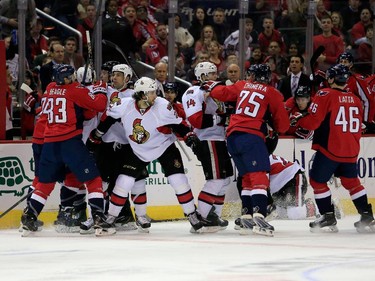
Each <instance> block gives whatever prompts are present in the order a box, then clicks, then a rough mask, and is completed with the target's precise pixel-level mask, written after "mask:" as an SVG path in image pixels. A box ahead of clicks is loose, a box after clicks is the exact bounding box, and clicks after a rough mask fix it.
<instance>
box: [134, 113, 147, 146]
mask: <svg viewBox="0 0 375 281" xmlns="http://www.w3.org/2000/svg"><path fill="white" fill-rule="evenodd" d="M141 122H142V119H139V118H137V119H135V120H134V122H133V134H132V135H130V136H129V138H130V139H131V140H132V141H134V142H136V143H138V144H142V143H145V142H146V141H148V139H149V138H150V133H149V132H147V131H146V130H145V128H144V127H143V126H142V125H141Z"/></svg>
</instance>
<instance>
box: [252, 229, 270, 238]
mask: <svg viewBox="0 0 375 281" xmlns="http://www.w3.org/2000/svg"><path fill="white" fill-rule="evenodd" d="M273 232H274V231H273V230H270V229H266V228H263V227H259V226H254V227H253V233H254V234H258V235H263V236H269V237H273Z"/></svg>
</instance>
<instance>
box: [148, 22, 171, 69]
mask: <svg viewBox="0 0 375 281" xmlns="http://www.w3.org/2000/svg"><path fill="white" fill-rule="evenodd" d="M156 35H157V39H153V41H152V42H151V43H150V45H149V46H148V48H147V50H146V63H151V64H152V65H155V64H157V63H158V62H159V61H160V59H161V58H162V57H164V56H168V32H167V26H166V25H165V24H163V23H159V25H158V26H157V27H156Z"/></svg>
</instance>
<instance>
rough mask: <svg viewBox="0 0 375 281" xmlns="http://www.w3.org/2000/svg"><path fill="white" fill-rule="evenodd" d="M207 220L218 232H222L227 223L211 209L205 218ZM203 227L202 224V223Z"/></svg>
mask: <svg viewBox="0 0 375 281" xmlns="http://www.w3.org/2000/svg"><path fill="white" fill-rule="evenodd" d="M207 220H209V221H211V222H212V223H213V224H214V225H215V226H217V227H219V230H224V229H226V228H227V226H228V224H229V222H228V221H227V220H224V219H222V218H221V217H219V216H218V214H216V213H215V212H214V209H212V210H211V211H210V212H209V213H208V216H207ZM203 226H205V225H204V223H203Z"/></svg>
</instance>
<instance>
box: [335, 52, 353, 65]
mask: <svg viewBox="0 0 375 281" xmlns="http://www.w3.org/2000/svg"><path fill="white" fill-rule="evenodd" d="M341 60H347V61H348V62H350V63H353V62H354V57H353V55H352V54H351V53H349V52H345V53H342V54H341V55H339V56H338V57H337V59H336V63H340V61H341Z"/></svg>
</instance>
